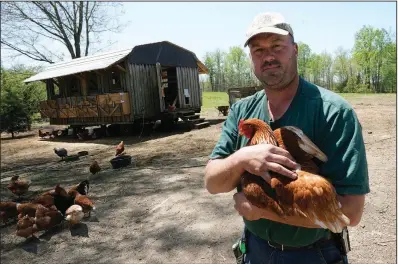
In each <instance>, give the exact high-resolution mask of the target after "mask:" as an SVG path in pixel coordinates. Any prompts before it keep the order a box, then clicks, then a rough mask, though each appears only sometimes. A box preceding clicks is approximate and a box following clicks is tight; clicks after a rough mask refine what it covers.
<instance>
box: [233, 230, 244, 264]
mask: <svg viewBox="0 0 398 264" xmlns="http://www.w3.org/2000/svg"><path fill="white" fill-rule="evenodd" d="M246 237H247V228H246V227H245V228H244V230H243V233H242V236H241V237H240V238H239V239H238V240H237V241H236V242H235V243H234V244H233V245H232V251H233V252H234V255H235V258H236V263H237V264H243V263H244V261H243V260H244V256H245V254H246V249H247V247H246V245H247V240H246Z"/></svg>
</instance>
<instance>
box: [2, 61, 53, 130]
mask: <svg viewBox="0 0 398 264" xmlns="http://www.w3.org/2000/svg"><path fill="white" fill-rule="evenodd" d="M35 73H36V69H35V68H26V67H23V66H16V67H14V68H13V69H4V68H1V87H2V91H1V97H2V100H5V103H6V104H5V106H4V107H6V108H7V109H9V110H7V109H5V110H4V112H3V114H4V115H8V114H7V113H11V114H12V115H17V116H18V117H21V118H22V117H23V120H24V122H26V123H27V127H28V129H30V125H31V123H32V116H33V115H34V114H36V113H37V112H38V110H39V109H38V107H39V102H40V101H43V100H45V99H46V88H45V85H44V84H43V83H39V82H33V83H29V84H24V83H23V80H24V79H26V78H27V77H29V76H32V75H33V74H35ZM7 100H8V101H7ZM11 103H15V105H13V106H12V107H11V106H10V105H9V104H11ZM14 106H18V108H20V110H21V112H19V111H16V110H13V107H14ZM21 113H23V115H22V114H21ZM3 118H4V116H3ZM7 120H8V119H7Z"/></svg>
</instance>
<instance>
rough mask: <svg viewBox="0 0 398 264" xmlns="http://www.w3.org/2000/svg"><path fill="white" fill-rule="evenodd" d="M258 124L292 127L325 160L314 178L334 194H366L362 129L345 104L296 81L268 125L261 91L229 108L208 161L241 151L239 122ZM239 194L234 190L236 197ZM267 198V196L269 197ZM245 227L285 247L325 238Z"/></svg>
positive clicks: (273, 226) (266, 225) (304, 231)
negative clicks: (295, 88)
mask: <svg viewBox="0 0 398 264" xmlns="http://www.w3.org/2000/svg"><path fill="white" fill-rule="evenodd" d="M253 117H255V118H259V119H262V120H264V121H265V122H267V123H269V124H270V126H271V127H272V129H276V128H279V127H281V126H286V125H289V126H297V127H299V128H300V129H301V130H303V132H304V133H305V134H306V135H307V136H308V137H309V138H310V139H311V140H312V141H313V142H314V143H315V144H316V145H317V146H318V147H319V148H320V149H321V150H322V151H323V152H324V153H325V154H326V155H327V157H328V161H327V162H326V163H320V164H319V165H320V175H322V176H324V177H326V178H329V179H330V180H331V182H332V183H333V185H334V186H335V188H336V191H337V193H338V194H340V195H342V194H366V193H369V192H370V189H369V179H368V168H367V160H366V153H365V145H364V142H363V137H362V128H361V125H360V123H359V121H358V118H357V115H356V114H355V112H354V110H353V108H352V107H351V106H350V104H349V103H348V102H347V101H345V100H344V99H343V98H342V97H341V96H339V95H338V94H336V93H333V92H331V91H329V90H327V89H324V88H321V87H318V86H316V85H314V84H312V83H309V82H307V81H306V80H304V79H302V78H300V81H299V87H298V91H297V93H296V95H295V97H294V98H293V100H292V102H291V104H290V106H289V108H288V109H287V111H286V112H285V114H284V115H283V116H282V117H281V118H280V119H278V120H276V121H273V120H271V118H270V116H269V112H268V107H267V97H266V94H265V92H264V90H262V91H259V92H257V93H256V94H254V95H251V96H249V97H246V98H244V99H242V100H240V101H238V102H236V103H234V104H233V105H232V106H231V108H230V112H229V114H228V117H227V119H226V121H225V122H224V124H223V129H222V132H221V135H220V138H219V140H218V142H217V144H216V146H215V148H214V150H213V152H212V153H211V155H210V158H211V159H216V158H225V157H227V156H229V155H231V154H232V153H233V152H234V151H236V150H238V149H239V148H242V147H243V146H245V145H246V144H247V142H248V139H247V138H245V137H243V136H239V134H238V122H239V120H240V119H247V118H253ZM240 190H241V188H240V186H238V188H237V191H240ZM274 194H275V193H273V194H272V195H274ZM244 222H245V225H246V227H247V228H248V229H249V230H250V231H251V232H252V233H254V234H255V235H257V236H259V237H260V238H262V239H265V240H270V241H273V242H276V243H279V244H283V245H286V246H304V245H308V244H311V243H313V242H315V241H316V240H318V239H320V238H322V237H323V236H325V235H326V234H327V233H328V232H329V231H328V230H327V229H316V228H304V227H296V226H290V225H286V224H281V223H278V222H274V221H270V220H267V219H260V220H256V221H247V220H246V219H244Z"/></svg>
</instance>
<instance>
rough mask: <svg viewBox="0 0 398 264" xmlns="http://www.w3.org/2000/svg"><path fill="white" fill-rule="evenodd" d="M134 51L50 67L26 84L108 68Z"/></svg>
mask: <svg viewBox="0 0 398 264" xmlns="http://www.w3.org/2000/svg"><path fill="white" fill-rule="evenodd" d="M131 50H132V49H124V50H119V51H112V52H106V53H101V54H96V55H90V56H86V57H81V58H77V59H73V60H69V61H62V62H57V63H54V64H51V65H49V66H48V67H47V68H46V69H45V70H44V71H42V72H40V73H38V74H36V75H33V76H32V77H30V78H28V79H26V80H24V82H25V83H28V82H34V81H40V80H46V79H51V78H55V77H60V76H66V75H70V74H75V73H79V72H85V71H92V70H99V69H104V68H107V67H109V66H111V65H113V64H115V63H117V62H119V61H121V60H123V59H124V58H125V57H126V56H127V55H128V54H129V53H130V52H131Z"/></svg>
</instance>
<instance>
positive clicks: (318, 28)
mask: <svg viewBox="0 0 398 264" xmlns="http://www.w3.org/2000/svg"><path fill="white" fill-rule="evenodd" d="M123 5H124V8H123V9H124V14H121V17H120V21H121V22H127V21H128V22H129V23H128V24H127V27H125V28H124V30H123V31H122V32H120V33H118V34H112V35H108V36H104V39H106V38H112V39H113V41H114V42H115V44H114V45H112V46H111V47H108V48H107V49H106V50H104V51H111V50H117V49H124V48H133V47H134V46H135V45H140V44H145V43H150V42H156V41H163V40H167V41H171V42H173V43H175V44H177V45H179V46H182V47H184V48H186V49H188V50H191V51H192V52H194V53H195V54H196V55H197V57H198V58H199V59H201V60H203V57H204V55H205V53H206V52H212V51H214V50H216V49H217V48H219V49H221V50H224V51H228V49H229V47H231V46H240V47H242V48H243V43H244V41H245V32H246V29H247V27H248V25H249V24H250V22H251V21H252V19H253V18H254V16H255V15H257V14H258V13H261V12H265V11H273V12H280V13H281V14H282V15H283V16H284V17H285V19H286V20H287V22H288V23H290V24H291V26H292V28H293V31H294V35H295V40H296V41H297V42H299V41H302V42H304V43H306V44H308V45H309V46H310V48H311V50H312V51H313V52H316V53H321V52H323V51H327V52H329V53H333V52H334V51H335V50H336V49H337V48H338V47H339V46H341V47H343V48H345V49H351V48H352V47H353V45H354V38H355V33H356V32H357V31H358V30H360V29H361V27H362V26H364V25H371V26H373V27H376V28H385V29H386V30H391V31H392V32H396V19H397V15H396V2H124V3H123ZM48 45H53V44H52V43H51V42H49V43H48ZM245 51H246V52H247V48H246V50H245ZM62 52H65V53H66V54H67V52H66V50H65V49H64V50H62ZM1 56H2V63H3V65H4V66H6V67H8V66H11V65H13V64H18V63H24V64H28V65H38V64H37V63H36V62H34V61H32V60H29V59H22V58H20V59H17V60H13V61H11V60H9V59H7V58H6V57H5V56H7V53H6V52H4V50H2V55H1Z"/></svg>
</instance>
